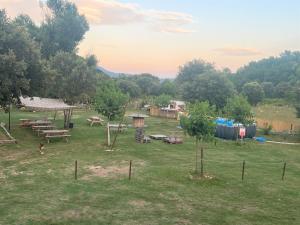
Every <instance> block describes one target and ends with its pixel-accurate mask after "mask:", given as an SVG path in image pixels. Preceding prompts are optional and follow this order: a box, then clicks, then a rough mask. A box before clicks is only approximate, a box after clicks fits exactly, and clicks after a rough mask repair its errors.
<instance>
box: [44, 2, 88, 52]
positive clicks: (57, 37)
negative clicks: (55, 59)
mask: <svg viewBox="0 0 300 225" xmlns="http://www.w3.org/2000/svg"><path fill="white" fill-rule="evenodd" d="M45 4H46V5H45V7H46V8H47V10H48V11H49V13H48V14H46V16H45V20H44V21H43V22H42V24H41V26H40V37H39V38H40V40H41V47H42V54H43V56H44V57H46V58H49V57H50V56H54V55H55V54H56V53H57V52H59V51H64V52H73V51H74V50H76V47H77V45H78V44H79V42H80V41H81V40H82V39H83V37H84V34H85V33H86V31H88V29H89V25H88V23H87V21H86V19H85V17H84V16H83V15H80V14H79V12H78V10H77V7H76V5H75V4H74V3H72V2H70V1H67V0H47V1H46V3H45Z"/></svg>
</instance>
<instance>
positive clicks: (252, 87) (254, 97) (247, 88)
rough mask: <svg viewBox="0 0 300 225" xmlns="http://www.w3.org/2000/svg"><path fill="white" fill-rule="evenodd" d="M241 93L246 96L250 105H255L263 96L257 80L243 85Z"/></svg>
mask: <svg viewBox="0 0 300 225" xmlns="http://www.w3.org/2000/svg"><path fill="white" fill-rule="evenodd" d="M242 92H243V94H244V95H245V96H246V97H247V98H248V101H249V102H250V104H251V105H257V103H259V102H261V101H262V100H263V98H264V96H265V93H264V90H263V88H262V86H261V85H260V84H259V83H257V82H249V83H246V84H245V85H244V86H243V91H242Z"/></svg>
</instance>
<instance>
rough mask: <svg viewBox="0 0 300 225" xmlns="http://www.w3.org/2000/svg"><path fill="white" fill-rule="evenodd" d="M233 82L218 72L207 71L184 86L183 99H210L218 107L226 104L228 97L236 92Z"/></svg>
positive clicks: (191, 100) (194, 100) (190, 100)
mask: <svg viewBox="0 0 300 225" xmlns="http://www.w3.org/2000/svg"><path fill="white" fill-rule="evenodd" d="M234 92H235V90H234V86H233V84H232V83H231V82H230V81H229V80H228V78H226V77H225V76H223V74H221V73H218V72H213V71H211V72H207V73H205V74H202V75H201V76H199V77H197V79H195V80H194V81H193V82H188V83H186V84H185V85H184V87H183V93H182V95H183V99H184V100H186V101H189V102H192V103H193V102H196V101H208V102H209V103H210V104H211V105H215V106H216V107H217V109H221V108H223V107H224V106H225V104H226V100H227V98H229V97H231V96H232V95H233V94H234Z"/></svg>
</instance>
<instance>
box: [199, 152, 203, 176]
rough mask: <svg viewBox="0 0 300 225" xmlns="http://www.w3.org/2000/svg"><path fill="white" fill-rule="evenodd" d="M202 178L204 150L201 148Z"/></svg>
mask: <svg viewBox="0 0 300 225" xmlns="http://www.w3.org/2000/svg"><path fill="white" fill-rule="evenodd" d="M200 173H201V177H203V148H202V147H201V168H200Z"/></svg>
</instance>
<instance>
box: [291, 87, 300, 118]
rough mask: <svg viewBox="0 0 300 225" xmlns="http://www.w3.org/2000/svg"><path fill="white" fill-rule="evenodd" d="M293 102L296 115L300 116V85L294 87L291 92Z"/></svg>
mask: <svg viewBox="0 0 300 225" xmlns="http://www.w3.org/2000/svg"><path fill="white" fill-rule="evenodd" d="M293 95H294V96H293V102H294V107H295V109H296V116H297V118H300V87H297V88H295V90H294V93H293Z"/></svg>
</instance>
